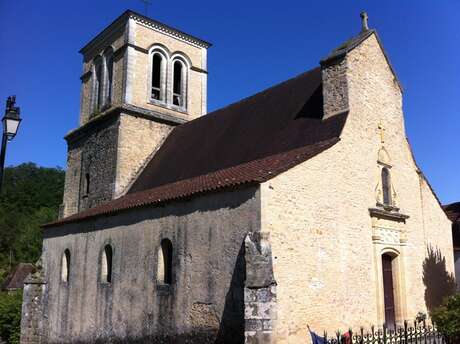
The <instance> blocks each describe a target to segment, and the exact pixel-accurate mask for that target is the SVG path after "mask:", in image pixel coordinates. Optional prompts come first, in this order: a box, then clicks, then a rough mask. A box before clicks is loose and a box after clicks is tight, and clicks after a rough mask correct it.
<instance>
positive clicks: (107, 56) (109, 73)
mask: <svg viewBox="0 0 460 344" xmlns="http://www.w3.org/2000/svg"><path fill="white" fill-rule="evenodd" d="M104 60H105V82H106V85H105V86H104V89H105V100H104V105H108V104H110V103H111V102H112V84H113V50H112V48H110V49H108V50H107V51H106V52H105V53H104Z"/></svg>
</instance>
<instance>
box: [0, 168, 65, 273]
mask: <svg viewBox="0 0 460 344" xmlns="http://www.w3.org/2000/svg"><path fill="white" fill-rule="evenodd" d="M63 189H64V171H63V170H62V169H60V168H45V167H38V166H37V165H35V164H33V163H26V164H21V165H18V166H15V167H8V168H6V169H5V179H4V182H3V191H2V194H1V195H0V282H1V281H2V280H3V279H4V277H5V276H6V274H7V273H8V272H9V270H10V268H14V266H15V265H16V264H17V263H19V262H25V263H35V262H36V261H37V259H38V258H39V257H40V254H41V245H42V231H41V228H40V225H42V224H44V223H47V222H50V221H53V220H55V219H56V218H57V215H58V210H59V205H60V204H61V202H62V194H63Z"/></svg>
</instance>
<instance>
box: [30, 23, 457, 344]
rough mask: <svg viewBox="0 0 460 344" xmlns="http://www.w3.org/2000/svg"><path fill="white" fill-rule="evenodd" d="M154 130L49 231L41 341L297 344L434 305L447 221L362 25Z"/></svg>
mask: <svg viewBox="0 0 460 344" xmlns="http://www.w3.org/2000/svg"><path fill="white" fill-rule="evenodd" d="M91 44H92V43H90V45H91ZM165 47H166V48H168V49H169V47H168V45H165ZM85 49H86V48H84V50H85ZM127 56H129V54H127ZM154 57H155V56H152V59H153V58H154ZM128 65H129V64H128ZM160 70H161V68H160ZM138 75H139V74H134V75H133V80H132V82H133V83H135V80H136V78H137V77H138ZM173 79H174V78H173ZM159 80H160V84H159V85H160V86H161V85H162V82H161V80H163V79H161V78H160V79H159ZM156 85H158V83H157V84H156ZM158 89H159V90H158ZM152 90H153V91H152V92H156V93H155V94H156V96H155V97H160V98H161V97H163V98H162V99H168V97H169V99H174V96H175V94H177V92H174V90H173V92H172V93H171V92H170V91H168V88H167V87H166V88H163V89H161V87H159V88H158V87H154V88H152ZM162 90H163V91H162ZM168 92H169V93H168ZM188 92H189V93H188V94H190V92H192V91H190V90H189V91H188ZM167 94H169V96H168V95H167ZM133 99H134V97H133ZM138 105H139V104H138ZM138 105H136V106H138ZM144 105H145V104H144ZM148 106H150V105H145V107H148ZM151 106H158V104H151ZM152 109H153V108H152ZM161 109H162V110H161V111H163V110H164V112H163V115H164V116H166V113H167V114H168V116H173V115H174V116H176V117H177V118H179V117H180V116H181V115H180V114H177V115H176V114H175V112H171V113H169V111H171V109H168V106H167V105H164V106H163V107H162V108H161ZM149 111H150V110H149ZM152 111H153V110H152ZM155 111H157V110H155ZM158 111H159V110H158ZM123 113H124V112H123ZM98 116H99V115H98ZM100 116H101V117H100V118H103V116H104V115H100ZM123 116H125V115H122V116H120V115H117V116H116V117H115V118H116V121H119V123H118V122H117V126H116V127H117V128H118V129H117V130H121V129H120V128H123V126H122V118H123ZM96 117H97V116H96ZM196 117H199V116H198V115H197V116H196ZM126 118H131V117H130V116H127V117H126ZM142 118H143V117H142ZM155 118H156V119H157V117H155ZM142 120H143V121H144V120H145V119H144V118H143V119H142ZM91 121H92V120H90V121H89V122H88V123H92V122H91ZM94 121H96V119H95V120H94ZM96 123H99V122H96ZM143 123H148V125H147V127H149V126H150V125H152V126H154V125H157V124H156V120H155V121H154V120H152V121H151V122H143ZM150 123H152V124H150ZM85 125H87V124H84V125H83V127H84V126H85ZM91 125H92V124H91ZM143 130H144V129H143V126H141V125H139V126H136V127H132V130H131V131H129V132H130V133H131V134H132V135H128V136H129V137H132V136H134V137H137V136H138V135H137V132H138V131H139V132H143ZM96 132H97V133H101V131H100V130H96ZM120 133H121V131H120ZM151 134H152V135H151V137H150V139H151V140H154V141H155V140H157V141H155V142H154V143H152V145H151V146H147V145H144V144H141V145H139V146H140V147H147V148H148V147H149V148H148V149H150V152H149V153H148V154H147V151H148V149H147V148H145V149H146V153H145V154H144V155H143V158H142V159H140V160H136V161H132V164H133V166H134V167H130V168H129V169H127V170H126V169H125V170H124V169H123V162H124V161H125V160H123V159H122V158H120V156H122V155H120V154H122V153H121V152H122V151H123V149H122V147H118V146H117V145H120V143H119V142H121V141H120V140H119V139H118V141H116V142H117V143H116V144H115V145H114V147H117V150H118V151H119V152H118V153H117V154H118V155H117V162H116V164H115V165H116V166H115V170H116V171H118V172H117V173H118V174H117V173H115V174H114V176H120V179H116V178H115V177H114V179H113V180H114V183H115V184H114V185H115V186H114V189H110V190H112V193H111V194H110V195H109V196H107V197H106V198H102V197H100V196H95V198H97V197H99V200H101V202H99V201H98V202H99V203H100V204H99V205H96V203H98V202H96V201H95V203H94V204H91V205H88V206H80V207H79V208H74V210H75V211H72V212H68V213H67V215H68V216H65V217H64V218H62V219H60V220H59V221H57V222H55V223H51V224H48V225H46V226H45V228H44V243H43V255H42V262H43V270H42V271H43V278H42V284H41V285H40V288H41V289H38V288H35V289H34V290H35V292H37V293H38V294H39V297H38V298H37V300H43V302H41V303H40V304H41V305H44V306H43V307H42V308H41V309H43V311H42V312H41V313H36V314H35V315H36V317H35V319H36V321H37V322H38V323H39V324H40V328H42V329H43V331H42V332H41V333H42V338H43V340H44V341H45V342H47V343H70V342H79V343H96V342H107V341H112V342H133V343H144V342H145V343H147V342H148V343H152V342H153V343H185V342H187V343H243V342H245V343H270V342H271V343H303V342H307V341H308V338H309V335H308V333H307V325H310V327H311V328H312V329H316V331H320V332H321V331H322V330H327V331H329V332H333V331H335V330H336V329H337V328H342V329H348V327H350V326H351V327H359V326H370V325H378V324H383V323H385V324H386V325H387V326H388V327H394V326H395V325H398V324H399V325H400V324H402V323H403V321H404V320H406V319H408V320H413V319H414V317H415V315H416V314H417V313H418V312H425V313H426V312H427V311H429V310H430V308H431V307H432V306H433V305H434V304H435V303H436V300H433V299H432V298H431V295H432V293H433V290H432V288H433V287H432V286H433V282H436V281H433V280H432V277H431V276H433V275H432V274H431V273H432V271H430V270H429V267H430V266H431V265H430V264H429V262H430V259H437V257H439V258H440V259H443V261H444V266H445V269H446V271H445V272H446V274H447V275H448V274H451V273H452V272H453V269H454V264H453V251H452V237H451V222H450V221H449V219H448V218H447V216H446V215H445V213H444V211H443V209H442V207H441V206H440V204H439V202H438V199H437V198H436V195H435V194H434V192H433V190H432V189H431V187H430V185H429V184H428V182H427V180H426V179H425V177H424V175H423V173H422V172H421V171H420V169H419V168H418V167H417V164H416V162H415V160H414V157H413V155H412V152H411V149H410V145H409V143H408V141H407V139H406V134H405V128H404V118H403V110H402V88H401V85H400V83H399V81H398V79H397V77H396V75H395V73H394V70H393V68H392V67H391V65H390V63H389V59H388V57H387V55H386V53H385V51H384V50H383V48H382V44H381V42H380V40H379V38H378V35H377V33H376V32H375V31H374V30H370V29H368V28H367V23H366V22H365V21H363V27H362V31H361V32H360V33H359V34H358V35H357V36H356V37H354V38H353V39H351V40H349V41H347V42H346V43H345V44H343V45H341V46H340V47H339V48H338V49H335V50H333V52H332V53H331V54H330V55H328V56H327V57H326V58H325V59H323V60H321V62H320V67H317V68H315V69H312V70H310V71H308V72H306V73H303V74H301V75H299V76H297V77H295V78H293V79H290V80H287V81H286V82H284V83H281V84H279V85H276V86H274V87H272V88H270V89H267V90H265V91H263V92H260V93H258V94H256V95H254V96H252V97H249V98H247V99H244V100H242V101H240V102H238V103H235V104H232V105H230V106H228V107H225V108H223V109H221V110H217V111H215V112H213V113H210V114H207V115H206V116H202V117H199V118H195V119H194V120H191V121H188V122H187V123H183V124H180V125H177V126H176V127H174V129H172V127H171V128H170V129H168V131H167V133H166V134H164V136H161V137H162V138H161V140H159V139H158V136H155V135H153V131H152V132H151ZM71 135H73V134H71ZM98 135H100V134H98ZM120 135H121V134H120ZM139 136H143V134H141V135H139ZM107 137H111V136H110V135H108V134H107ZM94 138H95V139H96V138H97V135H96V134H95V136H94ZM94 142H95V143H97V142H98V141H97V140H95V141H94ZM99 142H100V141H99ZM85 145H86V143H85V144H83V145H82V147H83V146H85ZM134 146H135V145H134ZM125 148H126V147H125ZM149 154H150V155H149ZM141 160H142V163H141ZM81 161H85V160H84V159H83V160H81ZM98 163H99V164H100V165H101V166H102V165H103V166H106V165H107V164H108V162H107V161H104V160H103V159H100V160H99V161H98ZM82 166H84V164H82ZM126 166H128V165H126ZM138 166H142V167H138ZM99 168H102V167H99ZM97 171H99V170H98V169H97ZM121 171H128V172H129V173H127V174H124V173H122V172H121ZM72 173H73V172H72V170H70V169H69V171H68V172H67V174H70V175H72ZM97 173H98V172H97ZM128 176H129V178H128ZM133 176H135V177H133ZM69 178H70V177H69ZM121 180H124V181H125V182H124V184H123V183H121V182H120V181H121ZM128 180H129V182H128ZM66 183H67V181H66ZM117 183H118V184H117ZM77 184H78V183H77ZM78 185H81V184H78ZM90 185H91V184H90ZM100 185H102V186H106V184H105V182H101V184H100ZM121 186H123V187H121ZM66 187H67V184H66ZM121 189H123V192H121V191H120V193H116V192H115V193H114V191H113V190H115V191H116V190H121ZM66 190H70V189H66ZM91 191H92V190H90V192H91ZM71 194H72V193H68V191H66V195H67V196H68V195H71ZM96 195H98V193H97V192H96ZM67 196H65V197H67ZM75 197H76V196H75ZM75 197H74V199H76V198H75ZM64 202H66V199H65V200H64ZM433 252H435V254H434V255H435V257H434V258H433V257H432V255H433ZM30 291H31V288H29V289H26V292H25V294H26V293H30ZM26 296H27V295H26ZM40 298H41V299H40ZM27 310H28V306H27V304H26V305H25V308H24V312H27ZM30 318H31V317H29V319H30ZM25 325H26V324H23V328H27V327H26V326H25Z"/></svg>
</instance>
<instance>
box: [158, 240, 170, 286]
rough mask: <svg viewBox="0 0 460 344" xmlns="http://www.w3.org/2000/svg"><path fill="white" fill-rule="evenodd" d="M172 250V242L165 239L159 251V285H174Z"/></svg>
mask: <svg viewBox="0 0 460 344" xmlns="http://www.w3.org/2000/svg"><path fill="white" fill-rule="evenodd" d="M172 250H173V248H172V243H171V241H169V240H168V239H163V240H162V241H161V246H160V248H159V250H158V272H157V281H158V283H161V284H171V283H172Z"/></svg>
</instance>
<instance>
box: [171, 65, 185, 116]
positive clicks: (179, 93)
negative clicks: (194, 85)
mask: <svg viewBox="0 0 460 344" xmlns="http://www.w3.org/2000/svg"><path fill="white" fill-rule="evenodd" d="M184 67H185V66H184V64H183V63H182V62H181V61H179V60H175V61H174V62H173V104H174V105H176V106H180V107H182V108H185V87H186V74H185V68H184Z"/></svg>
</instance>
